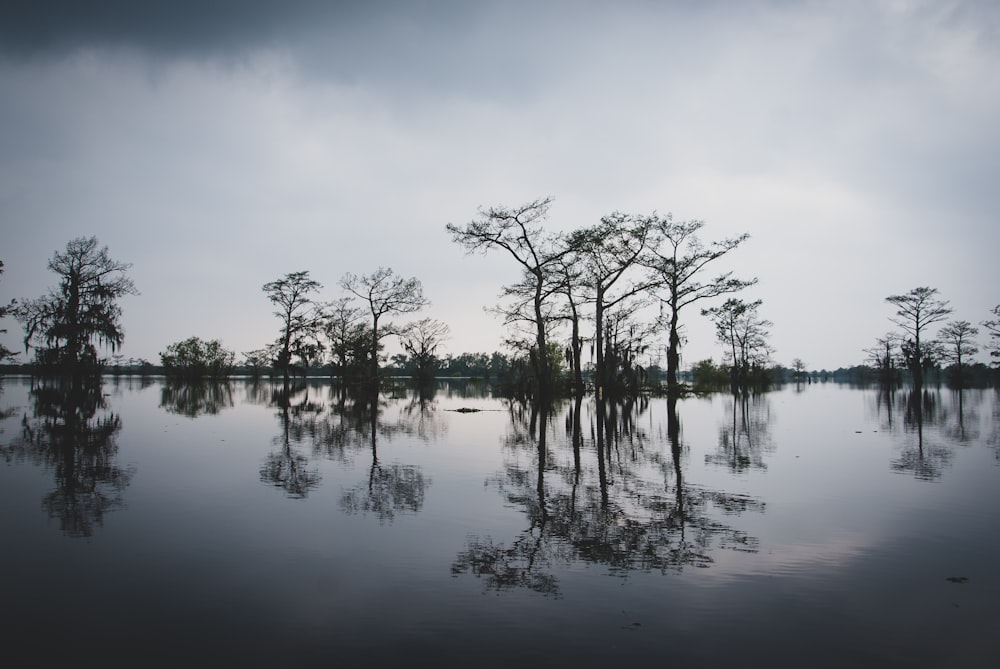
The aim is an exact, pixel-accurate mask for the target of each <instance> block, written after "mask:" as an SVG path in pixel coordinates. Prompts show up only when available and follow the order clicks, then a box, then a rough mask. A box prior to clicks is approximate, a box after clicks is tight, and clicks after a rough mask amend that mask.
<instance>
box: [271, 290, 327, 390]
mask: <svg viewBox="0 0 1000 669" xmlns="http://www.w3.org/2000/svg"><path fill="white" fill-rule="evenodd" d="M322 288H323V286H322V285H321V284H320V283H319V282H318V281H313V280H312V279H310V278H309V272H308V271H303V272H290V273H288V274H286V275H285V276H283V277H282V278H280V279H277V280H276V281H270V282H268V283H265V284H264V286H263V288H262V290H263V291H264V294H265V295H267V299H268V300H270V301H271V302H272V303H273V304H274V305H275V306H277V307H278V309H277V310H276V311H275V312H274V315H275V316H277V317H278V318H280V319H281V334H280V335H279V337H278V341H277V342H276V343H277V347H276V348H277V354H276V357H275V361H274V366H275V368H277V369H280V370H281V373H282V377H283V378H284V381H285V384H286V385H287V384H288V374H289V371H290V369H291V367H292V356H293V355H294V354H295V353H296V352H302V351H303V350H304V347H305V346H308V345H309V344H310V343H313V342H318V337H319V333H320V331H321V328H322V323H323V319H322V313H321V310H320V309H319V307H318V305H317V304H316V303H315V302H314V301H313V298H312V295H313V293H317V292H319V290H320V289H322Z"/></svg>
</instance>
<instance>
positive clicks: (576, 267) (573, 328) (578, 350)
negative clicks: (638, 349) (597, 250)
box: [553, 255, 586, 396]
mask: <svg viewBox="0 0 1000 669" xmlns="http://www.w3.org/2000/svg"><path fill="white" fill-rule="evenodd" d="M553 275H554V278H555V282H556V285H557V288H556V292H557V293H559V294H560V295H562V297H563V299H564V300H565V304H564V305H563V308H562V310H561V313H560V314H559V315H557V316H556V317H557V318H559V319H561V320H566V321H569V325H570V339H569V346H567V347H566V353H565V359H566V364H567V365H568V366H569V368H570V370H572V373H573V392H574V393H575V394H576V395H578V396H579V395H582V394H583V391H584V383H583V361H582V357H583V343H584V338H583V337H582V335H581V334H580V323H581V321H582V320H583V319H584V316H583V313H582V312H581V309H582V306H583V304H584V303H585V301H586V299H585V297H584V296H583V293H582V291H583V286H582V281H581V278H582V275H583V270H582V268H581V267H580V264H579V263H577V262H576V258H575V257H574V256H573V255H566V256H563V257H562V258H561V259H560V260H559V262H558V263H556V266H555V270H554V272H553Z"/></svg>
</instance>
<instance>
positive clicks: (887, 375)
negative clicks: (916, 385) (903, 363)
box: [864, 332, 899, 383]
mask: <svg viewBox="0 0 1000 669" xmlns="http://www.w3.org/2000/svg"><path fill="white" fill-rule="evenodd" d="M898 345H899V335H898V334H896V333H893V332H889V333H887V334H886V335H884V336H882V337H879V338H877V339H876V340H875V346H872V347H871V348H866V349H865V350H864V351H865V353H867V354H868V359H869V360H871V362H872V364H874V365H875V369H876V370H878V379H879V382H880V383H896V382H898V381H899V370H898V368H897V366H896V362H897V356H895V355H893V350H894V349H895V348H896V346H898Z"/></svg>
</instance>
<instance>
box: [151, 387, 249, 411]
mask: <svg viewBox="0 0 1000 669" xmlns="http://www.w3.org/2000/svg"><path fill="white" fill-rule="evenodd" d="M160 407H161V408H163V409H166V410H167V411H168V412H170V413H175V414H180V415H182V416H187V417H188V418H197V417H198V416H202V415H210V416H214V415H215V414H217V413H219V412H220V411H222V410H223V409H231V408H232V407H233V388H232V386H231V385H230V383H229V382H228V381H210V380H208V379H199V380H193V381H183V380H179V379H168V380H167V382H166V383H165V384H163V386H161V388H160Z"/></svg>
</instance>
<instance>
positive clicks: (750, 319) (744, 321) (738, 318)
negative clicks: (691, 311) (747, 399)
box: [701, 297, 773, 389]
mask: <svg viewBox="0 0 1000 669" xmlns="http://www.w3.org/2000/svg"><path fill="white" fill-rule="evenodd" d="M760 305H761V301H760V300H756V301H754V302H744V301H743V300H740V299H736V298H733V297H731V298H729V299H728V300H726V301H725V302H723V303H722V305H720V306H718V307H712V308H711V309H704V310H702V312H701V313H702V315H705V316H709V317H710V318H711V319H712V321H713V322H714V323H715V332H716V337H717V338H718V340H719V342H721V343H722V344H724V345H725V346H726V347H727V351H726V358H728V359H730V360H731V361H732V363H733V367H732V379H733V385H734V386H735V387H739V388H744V389H745V388H746V387H747V385H748V384H749V382H750V376H751V371H752V369H753V368H755V367H759V366H760V365H762V364H763V363H764V362H765V361H766V360H767V358H768V356H769V355H770V352H771V347H770V346H768V344H767V335H768V331H767V329H768V328H769V327H771V325H773V323H771V321H767V320H764V319H762V318H761V317H760V316H759V315H758V314H757V309H758V307H760Z"/></svg>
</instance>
